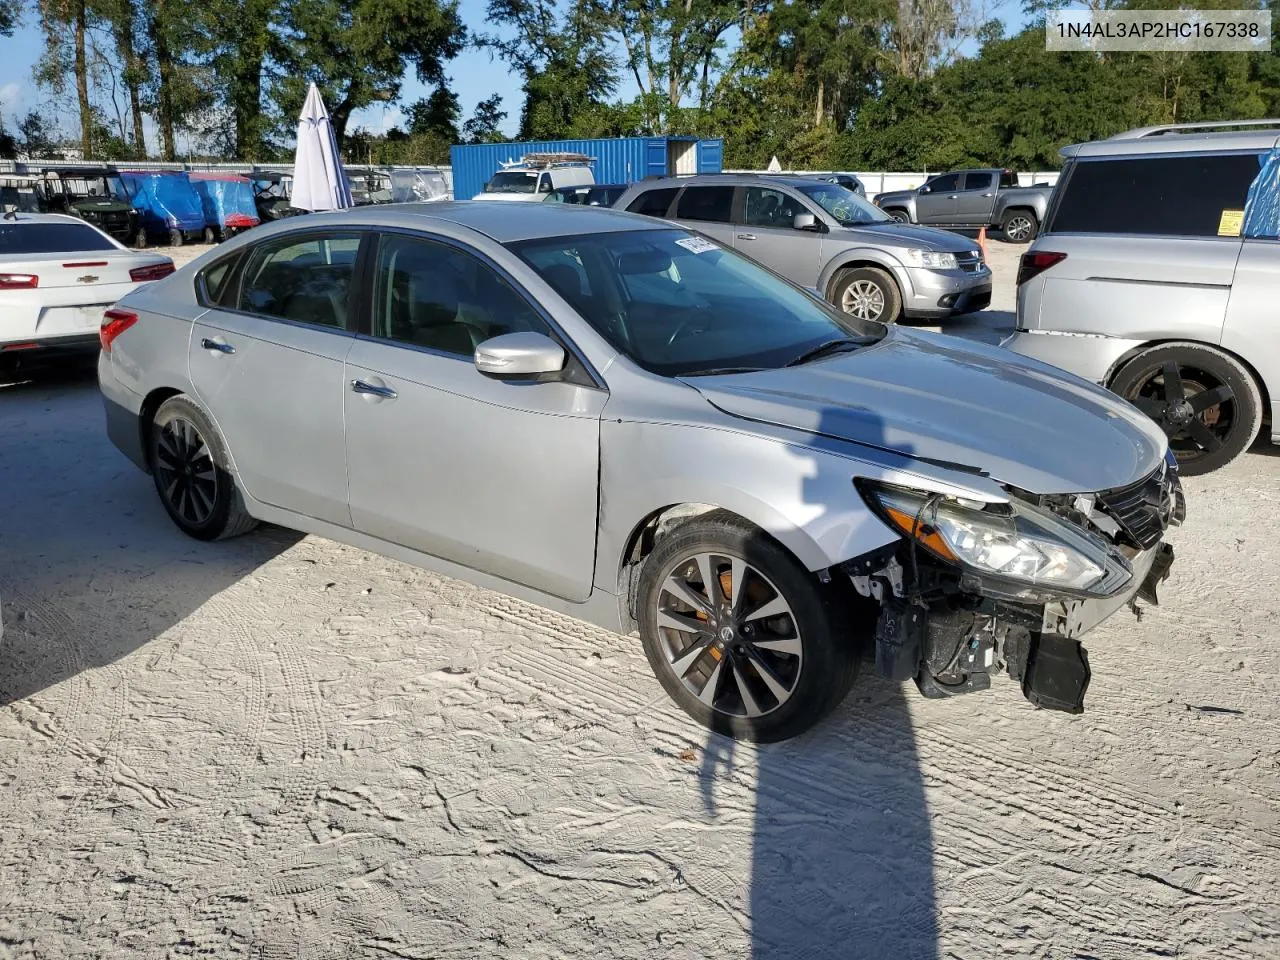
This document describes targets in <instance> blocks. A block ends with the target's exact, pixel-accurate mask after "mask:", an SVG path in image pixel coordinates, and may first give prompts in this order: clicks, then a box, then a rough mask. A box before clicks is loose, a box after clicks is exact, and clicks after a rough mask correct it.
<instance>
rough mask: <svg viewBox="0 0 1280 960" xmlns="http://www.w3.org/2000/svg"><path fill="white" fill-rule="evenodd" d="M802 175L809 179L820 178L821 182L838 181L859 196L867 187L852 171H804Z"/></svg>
mask: <svg viewBox="0 0 1280 960" xmlns="http://www.w3.org/2000/svg"><path fill="white" fill-rule="evenodd" d="M803 176H805V177H807V178H808V179H810V180H821V181H822V182H823V183H838V184H840V186H842V187H844V188H845V189H846V190H851V191H853V192H854V193H856V194H857V195H858V196H860V197H865V196H866V195H867V188H866V187H865V186H863V184H862V181H861V180H859V179H858V176H857V174H854V173H806V174H804V175H803Z"/></svg>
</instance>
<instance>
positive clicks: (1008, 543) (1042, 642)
mask: <svg viewBox="0 0 1280 960" xmlns="http://www.w3.org/2000/svg"><path fill="white" fill-rule="evenodd" d="M102 338H103V353H102V356H101V359H100V361H99V367H98V370H99V379H100V382H101V387H102V392H103V396H104V399H105V405H106V418H107V431H108V434H109V435H110V437H111V439H112V441H114V443H115V444H116V445H117V446H118V447H119V448H120V449H121V450H122V451H124V452H125V453H126V454H127V455H128V456H129V458H130V459H131V460H133V461H134V463H136V464H137V465H138V466H139V467H141V468H142V469H144V470H148V471H150V472H151V473H152V475H153V477H154V480H155V486H156V490H157V493H158V495H159V496H160V498H161V502H162V503H163V504H164V507H165V509H166V510H167V511H168V513H169V515H170V517H171V518H172V519H173V521H174V523H176V524H177V526H178V527H179V528H180V529H182V530H183V531H185V532H186V533H188V534H189V535H191V536H193V537H195V538H198V539H203V540H214V539H218V538H221V537H228V536H233V535H236V534H241V533H245V532H246V531H248V530H250V529H251V528H252V527H253V526H254V524H256V523H257V522H259V521H266V522H271V523H278V524H282V525H284V526H287V527H292V528H294V529H297V530H303V531H309V532H312V533H316V534H320V535H323V536H326V537H330V538H332V539H335V540H339V541H342V542H345V543H351V544H355V545H357V546H360V547H363V548H365V549H369V550H374V551H378V552H381V553H384V554H387V555H389V556H393V557H397V558H399V559H402V560H405V561H408V562H411V563H415V564H420V565H422V566H425V567H428V568H431V569H434V570H438V571H442V572H444V573H446V574H448V575H450V576H456V577H460V578H462V579H465V580H470V581H472V582H474V583H477V584H480V585H483V586H486V587H491V588H493V589H497V590H500V591H503V592H505V593H508V594H511V595H513V596H517V597H521V598H524V599H526V600H530V601H532V602H535V603H538V604H541V605H543V606H545V607H549V608H551V609H554V610H559V611H562V612H564V613H568V614H570V615H573V616H576V617H580V618H582V619H585V620H589V621H591V622H593V623H596V624H600V625H602V626H605V627H607V628H609V629H611V630H615V631H618V632H620V633H628V632H630V631H633V630H638V631H639V634H640V642H641V644H642V646H643V648H644V651H645V653H646V655H647V656H648V658H649V661H650V663H651V664H652V666H653V669H654V670H655V672H656V673H657V676H658V678H659V680H660V681H661V683H662V685H663V686H664V687H665V688H666V690H667V691H668V692H669V693H670V694H671V696H672V697H673V698H674V699H675V701H676V702H677V703H678V704H679V705H680V706H681V707H682V708H684V709H685V710H686V711H687V712H688V713H689V714H690V715H691V716H693V717H694V718H696V719H697V720H698V721H700V722H701V723H704V724H706V725H707V726H709V727H711V728H713V729H716V730H721V731H724V732H727V733H730V734H733V735H735V736H741V737H749V738H755V739H759V740H774V739H780V738H783V737H788V736H791V735H794V734H796V733H799V732H800V731H802V730H804V729H805V728H807V727H809V726H810V725H812V724H813V723H815V722H816V721H817V720H818V719H819V718H821V717H822V716H823V715H825V714H826V713H828V712H829V711H830V710H832V709H833V708H834V707H835V706H836V705H837V704H838V703H839V702H840V700H841V699H842V697H843V696H844V694H845V692H846V691H847V690H848V688H849V686H850V684H851V682H852V680H853V678H854V675H855V673H856V671H857V669H858V665H859V662H860V660H861V658H862V655H863V653H864V651H870V650H874V652H875V658H876V663H877V667H878V669H879V671H880V673H881V674H882V675H884V676H887V677H890V678H892V679H895V680H899V681H901V680H905V679H907V678H915V680H916V682H917V684H918V686H919V688H920V689H921V690H922V691H923V692H924V693H925V694H926V695H928V696H949V695H952V694H956V693H963V692H966V691H971V690H980V689H983V688H985V687H986V686H987V684H988V681H989V678H990V677H991V676H993V675H996V674H998V673H999V672H1000V671H1007V672H1008V673H1009V674H1010V675H1011V676H1012V677H1014V679H1015V680H1017V682H1018V683H1019V684H1020V685H1021V688H1022V691H1023V693H1024V694H1025V695H1026V696H1027V697H1028V698H1029V699H1030V700H1031V701H1032V702H1033V703H1035V704H1037V705H1039V706H1042V707H1047V708H1054V709H1062V710H1067V711H1072V712H1078V711H1079V710H1081V709H1082V703H1083V697H1084V694H1085V690H1086V688H1087V685H1088V682H1089V668H1088V661H1087V659H1086V657H1085V655H1084V652H1083V650H1082V648H1081V647H1080V644H1079V637H1080V635H1081V634H1082V633H1083V632H1085V631H1086V630H1088V629H1089V628H1090V627H1092V626H1093V625H1094V624H1095V623H1097V622H1099V621H1100V620H1102V619H1103V618H1105V617H1106V616H1108V615H1109V614H1111V613H1113V612H1114V611H1117V610H1120V609H1122V608H1123V607H1125V606H1126V605H1127V604H1128V603H1129V602H1130V601H1131V600H1132V599H1134V598H1135V597H1141V598H1145V599H1147V600H1151V599H1154V591H1155V584H1156V583H1158V582H1159V581H1160V580H1161V579H1162V578H1163V577H1164V576H1165V575H1166V574H1167V572H1168V569H1169V564H1170V563H1171V562H1172V549H1171V548H1170V547H1169V546H1168V545H1167V544H1165V543H1164V542H1163V536H1164V533H1165V530H1166V528H1167V527H1168V526H1170V525H1172V524H1176V523H1178V522H1180V520H1181V519H1182V513H1183V503H1182V497H1181V493H1180V487H1179V483H1178V477H1177V472H1176V470H1173V469H1171V468H1170V465H1169V460H1168V457H1167V453H1168V443H1167V441H1166V440H1165V437H1164V435H1163V433H1161V431H1160V430H1159V429H1158V428H1157V427H1156V426H1155V424H1153V423H1152V422H1151V421H1150V420H1148V419H1147V418H1146V417H1144V416H1143V415H1142V414H1141V413H1139V412H1138V411H1137V410H1135V409H1134V408H1133V407H1132V406H1130V405H1129V404H1127V403H1125V402H1124V401H1123V400H1121V399H1119V398H1118V397H1116V396H1114V395H1112V394H1110V393H1108V392H1107V391H1105V390H1103V389H1101V388H1099V387H1096V386H1093V385H1091V384H1088V383H1085V382H1083V381H1081V380H1078V379H1076V378H1074V377H1071V376H1069V375H1067V374H1063V373H1060V372H1058V371H1055V370H1054V369H1053V368H1051V367H1048V366H1045V365H1043V364H1040V363H1037V362H1035V361H1029V360H1023V359H1021V358H1019V357H1017V356H1016V355H1014V354H1011V353H1009V352H1008V351H1002V350H1000V349H999V348H997V347H992V346H987V345H980V344H974V343H968V342H965V341H961V340H959V339H956V338H953V337H947V336H942V335H934V334H929V333H926V332H917V331H912V330H907V329H904V328H898V327H893V326H885V325H884V324H880V323H875V322H870V321H863V320H858V319H857V318H855V317H852V316H850V315H848V314H844V313H841V312H840V311H838V310H836V309H834V308H832V307H831V306H830V305H828V304H825V303H823V302H822V301H821V300H819V299H817V298H815V297H813V296H812V295H811V294H810V293H808V292H806V291H804V290H803V289H802V288H800V287H798V286H795V285H793V284H791V283H788V282H787V281H785V280H783V279H781V278H779V277H778V276H777V275H776V274H773V273H772V272H770V271H768V270H766V269H764V268H763V267H761V266H760V265H758V264H757V263H755V262H754V261H751V260H749V259H746V258H744V257H741V256H739V255H738V254H736V253H735V252H733V251H732V250H728V249H725V248H724V247H722V246H719V245H717V244H715V243H712V242H711V241H710V240H708V239H706V238H705V237H702V236H700V235H698V234H696V233H694V232H692V231H690V230H686V229H683V228H680V227H677V226H674V225H672V224H669V223H664V222H661V221H658V220H653V219H649V218H645V217H636V216H631V215H627V214H624V213H620V212H617V211H613V210H590V211H589V210H585V209H583V208H581V207H578V206H575V205H569V204H563V205H554V206H551V207H542V208H539V209H533V208H521V207H519V206H515V207H506V208H503V207H500V206H498V205H496V204H486V203H451V204H432V205H431V206H429V207H428V206H425V205H424V206H419V205H403V206H391V207H380V208H375V207H366V208H363V209H356V210H350V211H345V212H339V213H334V214H326V215H324V216H323V217H309V218H306V219H305V220H297V221H292V222H289V223H279V224H272V225H266V226H263V227H261V228H259V229H258V230H255V231H253V232H251V233H248V234H244V235H242V236H239V237H236V238H234V239H232V240H230V241H228V242H227V244H225V245H224V246H222V247H220V248H218V249H217V250H215V251H211V252H209V253H206V254H205V255H204V256H202V257H200V258H199V259H197V260H195V261H194V262H193V263H191V264H189V265H188V266H186V267H184V268H183V269H182V270H180V271H179V272H178V273H177V274H175V275H174V276H173V277H171V278H169V279H167V280H163V281H161V282H160V283H159V284H154V285H150V286H148V287H146V288H144V289H142V290H139V291H137V292H135V293H133V294H131V295H130V296H127V297H125V298H124V299H123V300H122V301H121V302H120V303H118V304H117V305H116V306H115V307H114V308H113V309H112V310H110V311H109V312H108V313H107V316H106V319H105V321H104V324H103V333H102ZM407 436H411V437H413V442H412V443H405V441H404V438H405V437H407ZM618 643H626V641H625V640H623V639H619V641H618Z"/></svg>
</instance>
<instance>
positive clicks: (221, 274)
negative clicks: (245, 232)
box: [200, 253, 240, 304]
mask: <svg viewBox="0 0 1280 960" xmlns="http://www.w3.org/2000/svg"><path fill="white" fill-rule="evenodd" d="M239 259H240V255H239V254H238V253H237V254H233V255H232V256H229V257H223V258H222V259H221V260H219V261H218V262H217V263H214V264H212V265H210V266H208V267H205V268H204V270H203V271H201V273H200V286H201V287H202V288H203V296H202V300H203V301H204V303H206V304H216V303H222V298H223V294H225V293H226V292H227V280H228V279H229V278H230V276H231V273H232V267H234V266H235V265H236V261H237V260H239Z"/></svg>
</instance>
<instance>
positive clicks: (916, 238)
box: [829, 223, 978, 253]
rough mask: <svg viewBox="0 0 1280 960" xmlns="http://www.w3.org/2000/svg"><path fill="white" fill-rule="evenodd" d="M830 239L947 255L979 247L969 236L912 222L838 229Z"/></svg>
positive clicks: (872, 224)
mask: <svg viewBox="0 0 1280 960" xmlns="http://www.w3.org/2000/svg"><path fill="white" fill-rule="evenodd" d="M829 236H830V237H832V238H833V239H834V238H840V239H847V240H848V241H849V242H850V243H874V244H877V245H880V246H898V247H919V248H921V249H924V250H940V251H942V252H944V253H965V252H966V251H970V250H973V251H976V250H977V249H978V246H977V244H976V243H974V242H973V241H972V240H970V239H968V238H967V237H962V236H960V234H958V233H951V232H950V231H947V230H939V229H937V228H936V227H918V226H914V225H912V224H910V223H871V224H860V225H858V226H856V227H839V228H838V229H835V230H832V231H831V233H830V235H829Z"/></svg>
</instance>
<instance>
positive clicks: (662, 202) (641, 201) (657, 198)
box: [627, 187, 680, 217]
mask: <svg viewBox="0 0 1280 960" xmlns="http://www.w3.org/2000/svg"><path fill="white" fill-rule="evenodd" d="M679 192H680V189H679V187H671V188H670V189H665V190H646V191H645V192H644V193H642V194H640V196H638V197H636V198H635V199H634V200H632V201H631V204H630V205H629V206H628V207H627V212H628V213H643V214H644V215H645V216H647V217H665V216H666V215H667V210H668V209H669V208H670V206H671V201H672V200H674V199H675V198H676V194H677V193H679Z"/></svg>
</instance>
